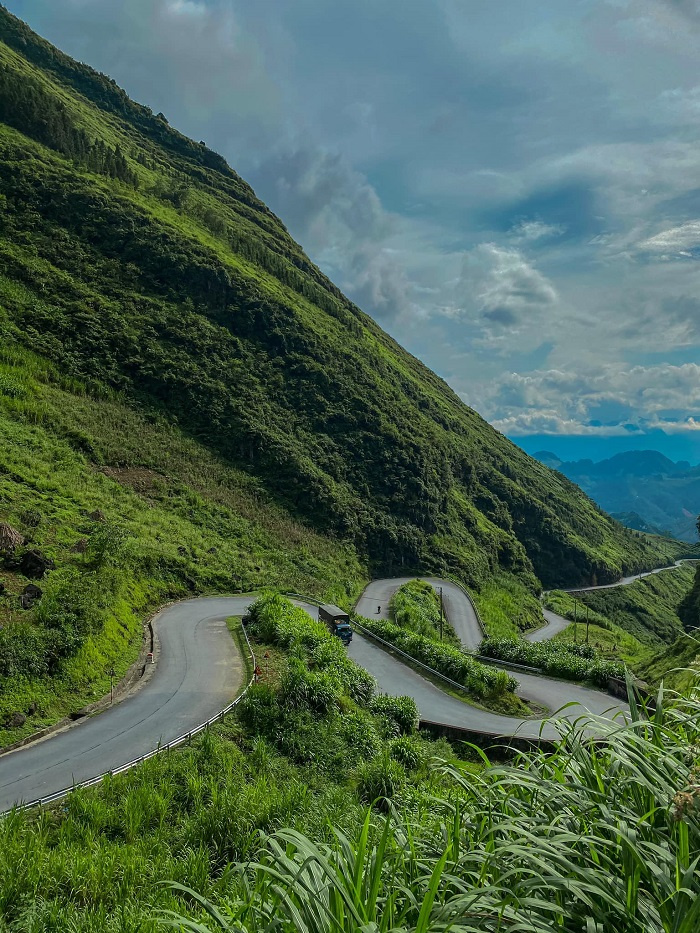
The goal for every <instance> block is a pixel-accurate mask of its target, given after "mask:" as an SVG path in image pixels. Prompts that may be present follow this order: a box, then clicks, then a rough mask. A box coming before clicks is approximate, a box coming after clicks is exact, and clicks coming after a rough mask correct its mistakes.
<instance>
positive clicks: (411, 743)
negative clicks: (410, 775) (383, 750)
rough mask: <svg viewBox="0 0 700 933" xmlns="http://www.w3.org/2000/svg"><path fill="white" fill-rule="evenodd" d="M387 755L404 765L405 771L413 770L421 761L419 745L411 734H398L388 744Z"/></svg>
mask: <svg viewBox="0 0 700 933" xmlns="http://www.w3.org/2000/svg"><path fill="white" fill-rule="evenodd" d="M389 755H390V756H391V757H392V758H393V759H394V760H395V761H398V762H399V763H400V764H402V765H403V766H404V768H405V769H406V770H407V771H415V770H416V768H417V767H418V766H419V765H420V764H421V762H422V761H423V754H422V750H421V747H420V745H419V744H418V743H417V742H416V741H415V739H414V738H413V737H412V736H408V735H400V736H399V737H398V738H396V739H394V741H393V742H392V743H391V744H390V746H389Z"/></svg>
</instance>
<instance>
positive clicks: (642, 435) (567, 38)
mask: <svg viewBox="0 0 700 933" xmlns="http://www.w3.org/2000/svg"><path fill="white" fill-rule="evenodd" d="M4 2H5V4H6V6H7V7H8V8H9V9H10V10H11V11H12V12H13V13H15V14H16V15H18V16H20V17H21V18H22V19H24V20H25V21H27V22H28V23H29V25H30V26H32V28H34V29H35V30H36V31H37V32H39V33H41V34H42V35H43V36H45V37H46V38H47V39H49V40H50V41H51V42H53V43H54V44H56V45H57V46H59V47H60V48H62V49H63V50H64V51H65V52H67V53H68V54H70V55H72V56H73V57H74V58H77V59H80V60H81V61H85V62H87V63H89V64H91V65H92V66H93V67H95V68H96V69H97V70H99V71H103V72H105V73H107V74H109V75H110V76H111V77H113V78H114V79H115V80H116V81H117V83H118V84H120V85H121V86H122V87H124V88H125V89H126V90H127V92H128V93H129V94H130V96H131V97H133V98H134V99H136V100H138V101H140V102H142V103H145V104H147V105H148V106H150V107H151V108H152V109H153V110H154V111H156V112H158V111H162V112H163V113H164V114H165V115H166V116H167V118H168V120H169V121H170V123H171V124H172V125H174V126H176V127H177V128H178V129H180V130H181V131H183V132H185V133H186V134H187V135H189V136H192V137H194V138H195V139H197V140H200V139H201V140H204V141H205V142H206V143H207V144H208V145H209V146H210V147H211V148H213V149H215V150H217V151H218V152H220V153H221V154H222V155H224V156H225V157H226V158H227V160H228V161H229V162H230V164H231V165H232V166H233V167H234V168H235V169H236V170H237V171H238V172H239V173H240V174H241V175H242V176H243V177H244V178H245V179H246V180H247V181H248V182H250V183H251V184H252V185H253V187H254V188H255V190H256V193H257V194H258V195H259V196H260V197H261V198H262V199H263V200H264V201H265V202H266V203H267V204H268V205H269V206H270V207H271V208H272V209H273V210H274V211H275V212H276V213H277V214H278V215H279V216H280V217H281V218H282V220H283V221H284V223H285V224H286V226H287V227H288V229H289V230H290V232H291V233H292V234H293V236H294V237H295V238H296V239H297V240H298V241H299V242H300V243H301V244H302V245H303V246H304V248H305V250H306V252H307V253H308V254H309V256H310V257H311V258H312V259H313V260H314V261H315V262H316V263H317V264H318V265H319V266H320V267H321V268H322V269H323V270H324V271H325V272H326V273H327V274H328V275H329V276H330V277H331V278H332V279H333V280H334V281H335V282H336V284H338V285H339V286H340V287H341V288H342V289H343V290H344V291H345V292H346V294H347V295H348V296H349V297H351V298H352V299H353V300H354V301H355V302H356V303H357V304H359V305H360V307H362V308H363V309H364V310H365V311H366V312H368V313H369V314H371V315H372V316H373V317H374V318H375V319H376V320H377V321H378V322H379V323H380V324H381V325H382V326H383V327H384V328H385V329H386V330H387V331H389V332H390V333H391V334H392V336H394V337H395V338H396V339H397V340H398V341H399V342H400V343H401V344H402V345H403V346H405V347H406V348H407V349H408V350H409V351H411V352H412V353H414V354H415V355H416V356H418V357H419V358H420V359H422V360H423V361H424V362H425V363H426V364H427V365H428V366H430V367H431V368H432V369H434V370H435V371H436V372H437V373H438V374H439V375H441V376H442V377H443V378H445V379H446V380H447V382H448V383H449V384H450V385H451V386H452V388H453V389H454V390H455V391H456V392H457V393H458V394H459V395H460V397H461V398H462V399H463V400H464V401H465V402H466V403H467V404H468V405H471V406H472V407H474V408H475V409H476V410H477V411H478V412H479V413H480V414H481V415H483V416H484V417H485V418H486V419H487V420H488V421H490V422H491V423H492V424H493V425H494V426H495V427H496V428H498V429H499V430H500V431H502V432H504V433H505V434H507V435H508V436H509V437H511V438H513V439H514V440H515V441H516V442H517V443H519V444H521V445H522V446H523V447H524V448H525V449H526V450H528V451H529V452H531V453H533V452H535V451H537V450H541V449H546V450H551V451H554V452H555V453H557V454H558V455H559V456H563V457H566V458H577V457H583V456H590V457H592V458H593V459H600V458H602V457H604V456H609V455H610V454H612V453H615V452H617V451H618V450H622V449H639V448H654V449H658V450H662V451H663V452H664V453H666V454H667V455H668V456H671V457H672V458H674V459H681V458H682V459H689V460H691V461H692V462H697V461H698V460H700V355H699V353H698V350H699V349H700V144H699V143H700V71H698V67H697V62H698V56H699V53H700V0H566V2H562V0H4Z"/></svg>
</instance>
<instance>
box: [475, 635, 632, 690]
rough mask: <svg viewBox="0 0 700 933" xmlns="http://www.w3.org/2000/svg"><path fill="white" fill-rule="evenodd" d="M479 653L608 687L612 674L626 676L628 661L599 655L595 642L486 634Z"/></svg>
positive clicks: (562, 676) (559, 675) (550, 673)
mask: <svg viewBox="0 0 700 933" xmlns="http://www.w3.org/2000/svg"><path fill="white" fill-rule="evenodd" d="M479 654H481V655H483V656H484V657H487V658H497V659H498V660H499V661H506V662H510V663H511V664H525V665H527V666H529V667H537V668H539V669H540V670H541V671H543V672H544V673H546V674H549V675H550V676H551V677H561V678H563V679H565V680H575V681H582V682H584V683H589V684H591V685H592V686H595V687H600V688H601V689H603V690H605V689H606V688H607V685H608V680H609V679H610V678H611V677H624V675H625V665H624V664H621V663H620V662H619V661H610V660H607V659H605V658H602V657H600V656H599V655H598V653H597V651H596V650H595V648H594V647H593V646H592V645H585V644H580V645H573V644H567V643H563V642H556V641H542V642H529V641H525V639H523V638H485V639H484V640H483V641H482V642H481V645H480V646H479Z"/></svg>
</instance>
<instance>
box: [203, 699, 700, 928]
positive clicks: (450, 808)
mask: <svg viewBox="0 0 700 933" xmlns="http://www.w3.org/2000/svg"><path fill="white" fill-rule="evenodd" d="M660 700H661V702H660V703H659V705H658V706H657V710H656V713H655V714H654V716H653V717H652V719H651V720H645V719H644V718H643V717H640V716H639V713H638V711H637V710H636V709H634V708H633V709H634V715H633V719H634V722H633V724H632V725H630V726H628V727H623V726H621V725H619V724H618V725H615V724H611V723H607V724H604V723H599V724H597V728H601V729H602V730H604V731H605V733H606V737H607V741H605V742H602V743H596V744H591V743H589V742H585V741H582V728H583V727H582V726H578V727H576V726H570V727H568V728H567V729H565V733H564V738H563V741H562V744H561V747H560V748H559V749H558V751H557V752H556V753H555V754H553V755H551V756H544V755H542V754H529V755H522V756H520V758H519V759H518V760H517V761H516V762H515V764H514V765H512V766H501V767H498V766H497V767H489V768H486V769H485V770H484V771H483V772H482V773H481V774H479V775H473V774H465V773H463V771H462V770H461V769H460V767H459V766H458V765H454V764H452V765H448V766H446V767H444V768H443V769H442V773H443V775H444V776H445V777H447V778H448V780H450V781H452V783H453V791H452V794H451V796H450V800H449V802H448V801H446V800H444V799H443V800H440V799H436V800H435V810H434V817H433V819H430V818H427V819H426V818H425V817H423V818H421V819H416V818H415V816H414V815H413V814H410V815H409V814H408V813H407V812H406V811H405V810H403V811H402V810H399V811H398V812H395V813H394V814H393V815H392V816H391V817H388V818H386V819H385V820H384V821H383V822H382V821H380V822H379V823H378V824H377V830H378V835H377V836H375V837H373V836H372V834H371V826H370V823H369V822H368V823H367V824H366V825H364V826H363V827H362V829H360V830H359V831H356V833H355V834H354V836H351V837H349V838H348V836H347V834H345V833H342V832H338V833H337V835H336V837H335V838H334V839H332V840H331V842H330V843H328V842H324V843H318V842H316V841H312V840H310V839H309V838H308V837H306V836H303V835H299V834H296V833H294V832H290V831H286V830H282V831H280V832H277V833H273V834H272V835H271V836H269V837H268V838H267V839H266V840H265V841H264V843H263V846H262V848H261V851H260V852H259V854H258V855H257V857H255V858H252V859H251V860H250V861H249V862H247V863H246V864H245V865H241V866H240V871H241V872H242V876H239V875H237V874H235V875H232V876H231V879H230V881H229V885H230V893H229V895H228V896H227V897H225V898H223V899H222V900H221V901H220V902H219V904H218V906H219V907H220V908H221V911H222V912H221V914H220V915H219V919H218V920H217V919H216V918H210V919H209V920H208V922H205V923H204V925H203V929H209V930H212V931H213V930H234V929H236V930H246V931H248V930H249V931H254V930H255V931H257V930H261V929H268V928H269V925H271V924H275V925H279V928H280V929H282V930H304V931H305V933H317V931H318V933H321V931H327V930H329V929H333V930H338V931H348V933H350V931H355V930H358V929H375V928H376V929H383V930H398V929H402V930H409V931H421V933H423V931H426V930H428V929H430V930H448V929H450V930H455V931H463V933H472V931H473V933H476V931H486V930H488V931H503V933H505V931H507V930H511V929H517V930H522V931H525V933H550V931H551V930H561V931H564V933H584V931H600V933H603V931H608V930H620V931H628V933H659V931H662V933H695V931H696V930H697V929H698V925H699V924H700V879H699V876H698V872H697V860H698V857H700V761H699V760H698V753H697V749H698V740H699V739H700V732H699V726H698V723H700V705H699V704H698V701H697V699H685V700H682V701H680V702H677V703H675V704H674V703H673V702H672V701H671V700H670V698H664V697H663V696H662V697H661V698H660ZM193 913H195V914H199V915H200V916H201V909H200V910H196V909H195V911H194V912H193ZM193 929H194V928H193ZM198 929H202V927H200V928H198Z"/></svg>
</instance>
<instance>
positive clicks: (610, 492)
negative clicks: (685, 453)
mask: <svg viewBox="0 0 700 933" xmlns="http://www.w3.org/2000/svg"><path fill="white" fill-rule="evenodd" d="M535 456H536V457H537V459H538V460H540V461H541V462H542V463H544V464H545V465H546V466H548V467H551V468H552V469H554V470H558V471H559V472H560V473H563V474H564V476H566V477H567V478H568V479H570V480H571V481H572V482H574V483H576V484H577V485H578V486H580V487H581V489H583V490H584V491H585V492H587V493H588V495H589V496H590V497H591V498H592V499H594V500H595V501H596V502H597V503H598V505H599V506H600V507H601V508H603V509H605V510H606V511H608V512H610V513H612V514H614V516H615V518H617V519H618V521H620V522H622V523H623V524H624V525H627V527H629V528H634V529H636V530H637V531H645V532H649V531H651V532H652V533H660V534H669V535H673V536H674V537H677V538H680V540H682V541H688V542H693V543H694V542H695V541H696V540H697V530H696V527H695V520H696V517H697V515H698V512H700V467H698V466H694V467H691V465H690V464H689V463H687V462H685V461H681V462H680V463H674V462H673V461H672V460H669V459H668V457H665V456H664V455H663V454H661V453H659V452H658V451H656V450H630V451H626V452H624V453H620V454H616V455H615V456H614V457H610V458H609V459H608V460H601V461H599V462H598V463H594V462H593V461H592V460H574V461H568V462H567V461H562V460H560V459H559V458H558V457H557V456H556V454H553V453H550V452H549V451H540V452H539V453H537V454H535ZM658 529H661V531H660V532H659V531H658Z"/></svg>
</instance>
